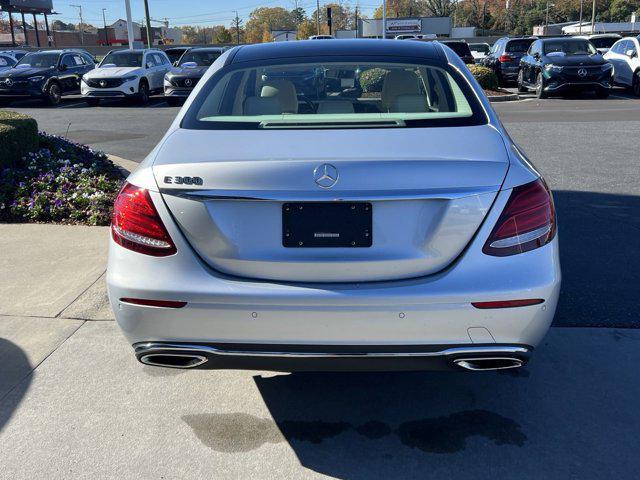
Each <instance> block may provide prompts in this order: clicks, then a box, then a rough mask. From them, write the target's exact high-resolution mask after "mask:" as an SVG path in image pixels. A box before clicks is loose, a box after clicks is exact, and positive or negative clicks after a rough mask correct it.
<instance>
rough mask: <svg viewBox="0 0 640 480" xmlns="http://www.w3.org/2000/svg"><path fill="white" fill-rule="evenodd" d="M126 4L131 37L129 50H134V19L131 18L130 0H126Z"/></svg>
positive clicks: (129, 35) (128, 33) (128, 31)
mask: <svg viewBox="0 0 640 480" xmlns="http://www.w3.org/2000/svg"><path fill="white" fill-rule="evenodd" d="M124 6H125V9H126V11H127V37H129V50H133V40H134V39H133V20H131V2H130V0H124Z"/></svg>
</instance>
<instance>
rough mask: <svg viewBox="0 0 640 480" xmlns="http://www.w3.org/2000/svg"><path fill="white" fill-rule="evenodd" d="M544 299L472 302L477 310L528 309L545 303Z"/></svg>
mask: <svg viewBox="0 0 640 480" xmlns="http://www.w3.org/2000/svg"><path fill="white" fill-rule="evenodd" d="M543 302H544V300H543V299H542V298H528V299H525V300H499V301H497V302H471V305H473V306H474V307H476V308H480V309H483V310H485V309H489V308H514V307H527V306H529V305H538V304H540V303H543Z"/></svg>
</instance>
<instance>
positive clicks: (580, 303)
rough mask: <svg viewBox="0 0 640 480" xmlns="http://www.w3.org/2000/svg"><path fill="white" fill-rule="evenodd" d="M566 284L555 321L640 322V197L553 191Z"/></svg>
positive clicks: (609, 324)
mask: <svg viewBox="0 0 640 480" xmlns="http://www.w3.org/2000/svg"><path fill="white" fill-rule="evenodd" d="M553 195H554V200H555V205H556V210H557V215H558V235H559V240H560V263H561V266H562V288H561V291H560V302H559V305H558V310H557V312H556V316H555V320H554V325H558V326H581V327H585V326H604V327H635V328H638V327H639V326H640V317H639V316H638V313H637V306H638V294H639V292H640V287H639V285H640V196H634V195H611V194H605V193H592V192H582V191H567V190H558V191H554V193H553Z"/></svg>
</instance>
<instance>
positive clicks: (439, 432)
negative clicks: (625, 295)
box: [0, 225, 640, 480]
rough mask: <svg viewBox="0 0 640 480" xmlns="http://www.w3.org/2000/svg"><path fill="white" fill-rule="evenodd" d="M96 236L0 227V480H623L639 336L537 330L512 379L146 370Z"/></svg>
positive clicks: (502, 375) (75, 230)
mask: <svg viewBox="0 0 640 480" xmlns="http://www.w3.org/2000/svg"><path fill="white" fill-rule="evenodd" d="M108 234H109V232H108V228H104V227H103V228H97V227H91V228H89V227H66V226H53V225H0V252H1V253H0V270H1V271H2V275H0V478H11V479H33V478H48V479H69V478H91V479H94V478H143V479H144V478H150V479H151V478H153V479H158V478H165V479H171V478H176V479H185V480H186V479H191V478H193V479H201V478H216V479H218V478H221V479H222V478H233V479H235V478H243V479H245V478H256V479H273V478H296V479H303V478H304V479H306V478H341V479H349V480H364V479H370V478H385V479H393V478H398V479H412V478H416V479H423V478H464V479H487V478H491V479H512V478H516V477H517V478H518V479H538V478H545V479H556V478H557V479H566V478H580V479H601V478H635V477H636V476H637V471H638V469H640V457H639V456H638V455H637V452H638V440H637V433H638V431H640V414H639V413H638V411H637V410H638V409H637V402H638V398H640V374H639V370H638V367H637V365H638V364H639V363H640V331H639V330H624V329H604V328H602V329H587V328H553V329H552V330H551V332H550V333H549V335H548V337H547V339H546V341H545V342H544V344H543V345H542V346H541V347H540V348H539V349H538V350H537V351H536V353H535V355H534V358H533V361H532V362H531V363H530V365H528V366H527V367H526V368H525V369H523V370H519V371H505V372H485V373H477V374H470V373H463V372H461V373H451V372H449V373H433V372H432V373H399V374H398V373H396V374H272V373H261V372H247V371H182V370H170V369H160V368H154V367H148V366H143V365H141V364H139V363H137V361H136V360H135V358H134V356H133V351H132V349H131V347H130V345H128V344H127V342H126V340H125V339H124V337H123V336H122V335H121V334H120V332H119V331H118V328H117V325H116V324H115V322H113V321H109V320H110V319H111V318H112V315H111V312H110V311H109V308H108V304H107V297H106V291H105V290H106V289H105V285H104V271H105V262H106V250H107V249H106V247H107V239H108ZM62 247H64V248H62ZM62 252H64V253H62ZM95 320H98V321H95ZM99 320H107V321H99Z"/></svg>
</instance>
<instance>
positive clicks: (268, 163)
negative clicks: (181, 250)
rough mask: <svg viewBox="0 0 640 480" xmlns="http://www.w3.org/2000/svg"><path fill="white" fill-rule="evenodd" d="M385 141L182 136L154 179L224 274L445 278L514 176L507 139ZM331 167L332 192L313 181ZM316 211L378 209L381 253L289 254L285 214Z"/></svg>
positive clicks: (484, 129) (357, 133) (401, 136)
mask: <svg viewBox="0 0 640 480" xmlns="http://www.w3.org/2000/svg"><path fill="white" fill-rule="evenodd" d="M382 131H383V130H379V129H371V130H360V129H359V130H287V131H201V130H183V129H180V130H177V131H176V132H174V133H173V134H172V135H171V136H170V137H169V138H168V139H167V141H166V142H165V144H164V145H163V147H162V149H161V150H160V152H159V154H158V156H157V158H156V162H155V164H154V167H153V170H154V175H155V178H156V181H157V183H158V185H159V187H160V190H161V192H162V198H163V200H164V202H165V203H166V205H167V207H168V209H169V210H170V212H171V213H172V215H173V218H174V219H175V221H176V223H177V225H178V227H179V229H180V230H181V232H182V233H183V234H184V235H185V237H186V239H187V240H188V242H189V243H190V245H191V246H192V247H193V248H194V250H195V251H196V252H197V253H198V255H199V256H200V257H201V258H202V259H203V260H204V261H205V262H206V263H207V264H208V265H209V266H211V267H213V268H214V269H216V270H218V271H220V272H223V273H226V274H230V275H236V276H241V277H248V278H256V279H267V280H276V281H296V282H362V281H382V280H396V279H407V278H412V277H418V276H424V275H429V274H433V273H436V272H438V271H441V270H443V269H444V268H446V267H447V266H448V265H449V264H451V262H453V261H454V260H455V259H456V258H457V257H458V256H459V255H460V253H461V252H462V251H463V250H464V248H465V247H466V245H467V244H468V243H469V241H470V240H471V239H472V238H473V236H474V234H475V233H476V231H477V230H478V228H479V226H480V225H481V223H482V221H483V219H484V218H485V216H486V214H487V212H488V210H489V209H490V207H491V205H492V203H493V201H494V199H495V196H496V193H497V191H498V190H499V189H500V185H501V184H502V181H503V179H504V177H505V174H506V172H507V168H508V160H507V156H506V152H505V148H504V143H503V141H502V138H501V137H500V135H499V134H498V133H497V132H496V131H495V130H494V129H493V128H492V127H490V126H486V125H485V126H476V127H455V128H433V129H421V130H416V129H409V128H403V129H401V128H398V129H385V130H384V135H381V132H382ZM199 146H205V147H206V148H198V147H199ZM265 152H268V155H265ZM186 157H188V158H189V161H188V162H185V161H184V160H183V159H184V158H186ZM325 163H326V164H330V165H331V166H333V167H335V169H336V170H337V173H338V175H337V176H338V181H337V183H336V184H335V185H334V186H333V187H331V188H321V187H319V186H318V185H317V184H316V182H315V179H314V170H315V169H316V168H318V167H320V166H321V165H323V164H325ZM176 178H177V179H178V180H177V181H178V182H182V181H183V179H185V178H186V180H187V181H188V182H191V183H192V184H191V185H188V184H185V183H177V184H176ZM194 178H195V179H202V181H201V182H200V181H199V180H196V181H195V183H201V185H199V184H193V183H194V182H193V180H192V179H194ZM305 202H332V203H334V202H345V203H346V204H348V205H354V206H356V207H357V208H360V207H361V206H362V205H367V206H368V207H369V208H371V209H372V215H371V217H372V224H371V226H372V229H371V231H370V232H369V233H370V235H371V236H372V241H371V242H370V243H371V246H370V247H366V246H360V245H356V246H355V247H344V246H341V247H320V248H305V246H301V247H302V248H290V247H288V246H285V245H284V244H285V243H286V242H284V235H285V232H284V231H283V215H284V209H285V208H287V206H296V207H299V206H304V205H305V204H306V203H305ZM338 229H339V228H338Z"/></svg>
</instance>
